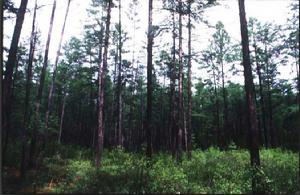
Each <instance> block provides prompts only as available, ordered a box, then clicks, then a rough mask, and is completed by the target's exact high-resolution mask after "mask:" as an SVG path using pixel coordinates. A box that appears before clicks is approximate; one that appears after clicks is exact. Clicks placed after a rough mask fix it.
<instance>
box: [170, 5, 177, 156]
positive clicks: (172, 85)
mask: <svg viewBox="0 0 300 195" xmlns="http://www.w3.org/2000/svg"><path fill="white" fill-rule="evenodd" d="M174 9H175V8H174ZM172 23H173V30H172V38H173V46H172V63H171V65H170V122H169V132H170V135H171V139H170V143H171V148H172V155H173V157H174V158H175V154H176V129H175V108H174V107H175V106H174V104H175V77H176V76H175V67H176V26H175V11H172Z"/></svg>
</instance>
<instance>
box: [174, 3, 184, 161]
mask: <svg viewBox="0 0 300 195" xmlns="http://www.w3.org/2000/svg"><path fill="white" fill-rule="evenodd" d="M178 49H179V56H178V57H179V73H178V132H177V141H178V143H177V155H176V160H177V161H180V160H181V153H182V132H183V128H184V116H183V115H184V110H183V61H182V56H183V53H182V1H181V0H179V46H178Z"/></svg>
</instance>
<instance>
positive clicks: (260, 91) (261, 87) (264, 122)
mask: <svg viewBox="0 0 300 195" xmlns="http://www.w3.org/2000/svg"><path fill="white" fill-rule="evenodd" d="M254 53H255V61H256V71H257V75H258V83H259V97H260V100H259V102H260V107H261V115H262V127H263V132H264V142H265V147H266V148H268V144H269V142H268V131H267V124H266V109H265V98H264V94H263V83H262V75H261V65H260V64H259V61H258V56H257V46H256V44H254Z"/></svg>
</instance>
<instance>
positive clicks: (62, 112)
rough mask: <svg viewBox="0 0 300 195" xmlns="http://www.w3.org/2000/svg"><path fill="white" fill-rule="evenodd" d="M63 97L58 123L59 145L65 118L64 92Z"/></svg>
mask: <svg viewBox="0 0 300 195" xmlns="http://www.w3.org/2000/svg"><path fill="white" fill-rule="evenodd" d="M63 93H64V97H63V105H62V109H61V115H60V123H59V135H58V140H57V142H58V143H59V144H60V143H61V134H62V130H63V123H64V116H65V108H66V101H67V93H66V92H65V90H64V92H63Z"/></svg>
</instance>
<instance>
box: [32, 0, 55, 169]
mask: <svg viewBox="0 0 300 195" xmlns="http://www.w3.org/2000/svg"><path fill="white" fill-rule="evenodd" d="M55 9H56V0H54V1H53V7H52V13H51V17H50V25H49V30H48V37H47V42H46V48H45V54H44V61H43V68H42V71H41V76H40V82H39V85H38V92H37V96H36V102H35V119H34V120H35V122H34V123H35V125H34V128H33V133H32V138H31V143H30V151H29V165H30V166H32V165H33V161H34V155H35V153H36V142H37V128H39V122H40V106H41V101H42V95H43V89H44V83H45V77H46V70H47V66H48V53H49V46H50V41H51V34H52V28H53V21H54V14H55Z"/></svg>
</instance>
